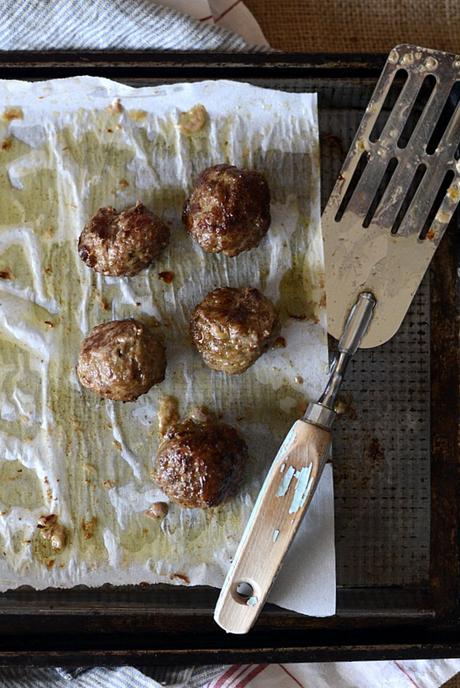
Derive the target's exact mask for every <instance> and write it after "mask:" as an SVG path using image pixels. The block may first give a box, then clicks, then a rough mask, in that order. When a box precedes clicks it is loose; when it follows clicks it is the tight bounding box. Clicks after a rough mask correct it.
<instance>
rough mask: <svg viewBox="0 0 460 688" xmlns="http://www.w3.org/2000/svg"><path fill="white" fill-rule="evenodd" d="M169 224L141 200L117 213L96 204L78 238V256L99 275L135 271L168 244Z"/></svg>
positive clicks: (115, 274)
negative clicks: (96, 206) (95, 210)
mask: <svg viewBox="0 0 460 688" xmlns="http://www.w3.org/2000/svg"><path fill="white" fill-rule="evenodd" d="M168 242H169V228H168V227H167V226H166V225H165V223H164V222H162V220H160V218H159V217H157V216H156V215H154V214H153V213H151V212H150V210H148V209H147V208H146V207H145V206H144V204H143V203H139V202H138V203H136V205H135V206H133V207H132V208H127V210H123V211H122V212H121V213H117V211H116V210H115V208H111V207H107V208H99V210H98V211H97V213H96V214H95V215H93V217H92V218H91V219H90V220H89V221H88V222H87V223H86V225H85V227H84V229H83V231H82V233H81V235H80V239H79V240H78V252H79V254H80V258H81V259H82V260H83V261H84V262H85V263H86V265H88V266H89V267H90V268H93V269H94V270H96V272H102V274H103V275H111V276H112V277H121V276H122V275H128V276H129V275H136V274H137V273H138V272H140V271H141V270H143V269H144V268H146V267H148V266H149V265H150V263H151V262H152V261H153V259H154V258H156V257H157V256H158V255H159V254H160V253H161V251H162V250H163V249H164V248H165V247H166V246H167V245H168Z"/></svg>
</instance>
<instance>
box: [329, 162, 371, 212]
mask: <svg viewBox="0 0 460 688" xmlns="http://www.w3.org/2000/svg"><path fill="white" fill-rule="evenodd" d="M368 162H369V153H368V152H367V151H365V152H364V153H362V154H361V157H360V159H359V160H358V164H357V165H356V167H355V171H354V172H353V175H352V177H351V179H350V181H349V183H348V186H347V190H346V191H345V194H344V196H343V198H342V202H341V203H340V205H339V209H338V210H337V212H336V214H335V218H334V220H335V221H336V222H340V220H341V219H342V217H343V214H344V212H345V210H346V209H347V206H348V204H349V202H350V200H351V197H352V196H353V194H354V192H355V189H356V187H357V186H358V184H359V180H360V179H361V177H362V176H363V173H364V170H365V169H366V166H367V163H368Z"/></svg>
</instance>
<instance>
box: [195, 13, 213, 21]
mask: <svg viewBox="0 0 460 688" xmlns="http://www.w3.org/2000/svg"><path fill="white" fill-rule="evenodd" d="M209 19H212V14H210V15H209V16H208V17H200V18H199V19H198V21H208V20H209Z"/></svg>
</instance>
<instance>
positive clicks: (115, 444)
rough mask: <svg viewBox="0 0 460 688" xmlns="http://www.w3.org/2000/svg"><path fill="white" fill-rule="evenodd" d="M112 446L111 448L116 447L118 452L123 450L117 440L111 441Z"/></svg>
mask: <svg viewBox="0 0 460 688" xmlns="http://www.w3.org/2000/svg"><path fill="white" fill-rule="evenodd" d="M112 444H113V446H114V447H116V448H117V449H118V450H119V451H121V450H122V449H123V447H122V446H121V442H119V441H118V440H113V442H112Z"/></svg>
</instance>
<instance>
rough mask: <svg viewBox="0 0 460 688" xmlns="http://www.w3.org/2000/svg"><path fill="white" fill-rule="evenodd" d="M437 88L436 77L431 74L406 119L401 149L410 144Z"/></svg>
mask: <svg viewBox="0 0 460 688" xmlns="http://www.w3.org/2000/svg"><path fill="white" fill-rule="evenodd" d="M435 86H436V77H434V76H433V74H429V75H428V76H426V77H425V78H424V80H423V83H422V85H421V86H420V91H419V92H418V94H417V97H416V99H415V101H414V104H413V105H412V108H411V111H410V113H409V116H408V118H407V119H406V123H405V125H404V129H403V130H402V132H401V136H400V137H399V139H398V146H399V148H405V147H406V146H407V144H408V143H409V140H410V137H411V136H412V134H413V132H414V129H415V127H416V126H417V122H418V121H419V119H420V117H421V116H422V112H423V111H424V109H425V107H426V104H427V103H428V100H429V99H430V96H431V94H432V93H433V90H434V87H435Z"/></svg>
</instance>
